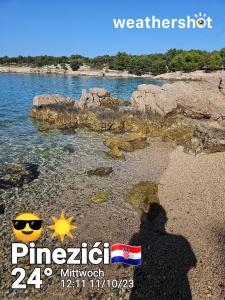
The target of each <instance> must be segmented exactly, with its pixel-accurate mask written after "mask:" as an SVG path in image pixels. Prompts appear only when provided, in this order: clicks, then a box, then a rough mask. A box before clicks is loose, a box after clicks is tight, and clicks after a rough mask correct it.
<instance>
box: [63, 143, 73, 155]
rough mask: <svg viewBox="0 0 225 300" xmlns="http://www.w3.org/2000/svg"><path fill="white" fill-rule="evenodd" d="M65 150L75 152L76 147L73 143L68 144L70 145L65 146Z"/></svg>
mask: <svg viewBox="0 0 225 300" xmlns="http://www.w3.org/2000/svg"><path fill="white" fill-rule="evenodd" d="M63 151H66V152H69V153H73V152H75V147H74V145H72V144H68V145H66V146H64V147H63Z"/></svg>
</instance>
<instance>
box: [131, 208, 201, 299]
mask: <svg viewBox="0 0 225 300" xmlns="http://www.w3.org/2000/svg"><path fill="white" fill-rule="evenodd" d="M166 222H167V216H166V212H165V210H164V208H163V207H162V206H161V205H159V204H157V203H153V204H152V205H151V207H150V209H149V212H148V213H146V214H143V215H142V217H141V225H140V231H139V232H138V233H137V234H135V235H134V236H133V237H132V238H131V241H130V245H136V246H138V245H141V246H142V265H141V266H139V267H136V269H135V271H134V277H133V279H134V287H133V290H132V293H131V296H130V299H131V300H136V299H140V300H145V299H146V300H161V299H163V300H178V299H179V300H190V299H192V296H191V289H190V286H189V282H188V276H187V274H188V271H189V270H190V269H191V268H192V267H195V266H196V263H197V260H196V257H195V255H194V253H193V250H192V249H191V246H190V244H189V242H188V241H187V240H186V239H185V238H184V237H183V236H179V235H174V234H169V233H167V232H166V229H165V224H166Z"/></svg>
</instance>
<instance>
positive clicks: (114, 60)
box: [0, 48, 225, 75]
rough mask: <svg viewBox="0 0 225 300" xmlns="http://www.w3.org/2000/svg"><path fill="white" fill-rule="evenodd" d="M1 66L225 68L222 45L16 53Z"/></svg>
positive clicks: (137, 70)
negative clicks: (139, 51)
mask: <svg viewBox="0 0 225 300" xmlns="http://www.w3.org/2000/svg"><path fill="white" fill-rule="evenodd" d="M0 64H1V65H23V66H32V67H43V66H50V65H55V66H56V67H59V66H60V68H63V69H65V70H67V66H68V65H70V67H71V68H72V70H74V71H75V70H78V69H79V67H80V66H82V65H89V66H90V67H91V68H93V69H105V70H106V71H107V69H112V70H118V71H128V72H129V73H131V74H136V75H142V74H146V73H151V74H153V75H158V74H163V73H166V72H174V71H183V72H192V71H196V70H205V71H208V72H210V71H214V70H221V69H225V48H222V49H221V50H219V51H212V52H207V51H202V50H188V51H187V50H181V49H170V50H168V51H167V52H166V53H164V54H160V53H156V54H148V55H130V54H127V53H126V52H118V53H117V54H116V55H113V56H110V55H103V56H97V57H94V58H88V57H84V56H82V55H71V56H70V57H67V56H58V57H56V56H48V55H41V56H21V55H20V56H17V57H8V56H3V57H0Z"/></svg>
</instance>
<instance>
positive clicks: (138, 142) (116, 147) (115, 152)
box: [104, 133, 148, 158]
mask: <svg viewBox="0 0 225 300" xmlns="http://www.w3.org/2000/svg"><path fill="white" fill-rule="evenodd" d="M146 139H147V137H146V135H145V134H143V133H131V134H127V135H124V136H112V137H109V138H107V139H106V140H105V141H104V145H105V146H107V147H108V148H109V149H111V151H110V152H109V155H110V156H112V157H115V158H122V153H121V150H122V151H125V152H132V151H134V150H136V149H143V148H145V147H146V146H147V145H148V144H147V142H146Z"/></svg>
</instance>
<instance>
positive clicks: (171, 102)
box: [131, 79, 225, 120]
mask: <svg viewBox="0 0 225 300" xmlns="http://www.w3.org/2000/svg"><path fill="white" fill-rule="evenodd" d="M224 86H225V84H224V80H220V81H219V80H217V79H212V80H208V81H189V82H184V81H177V82H174V83H167V84H164V85H163V86H162V87H159V86H156V85H147V84H144V85H140V86H138V90H137V91H135V92H133V94H132V97H131V108H132V110H135V111H141V112H147V113H152V114H157V115H160V116H163V117H164V116H166V115H168V114H171V113H173V112H175V111H176V112H180V113H182V114H183V115H185V116H188V117H191V118H199V119H201V118H206V119H213V120H217V119H219V118H220V117H223V116H225V95H224V93H223V92H224Z"/></svg>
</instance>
